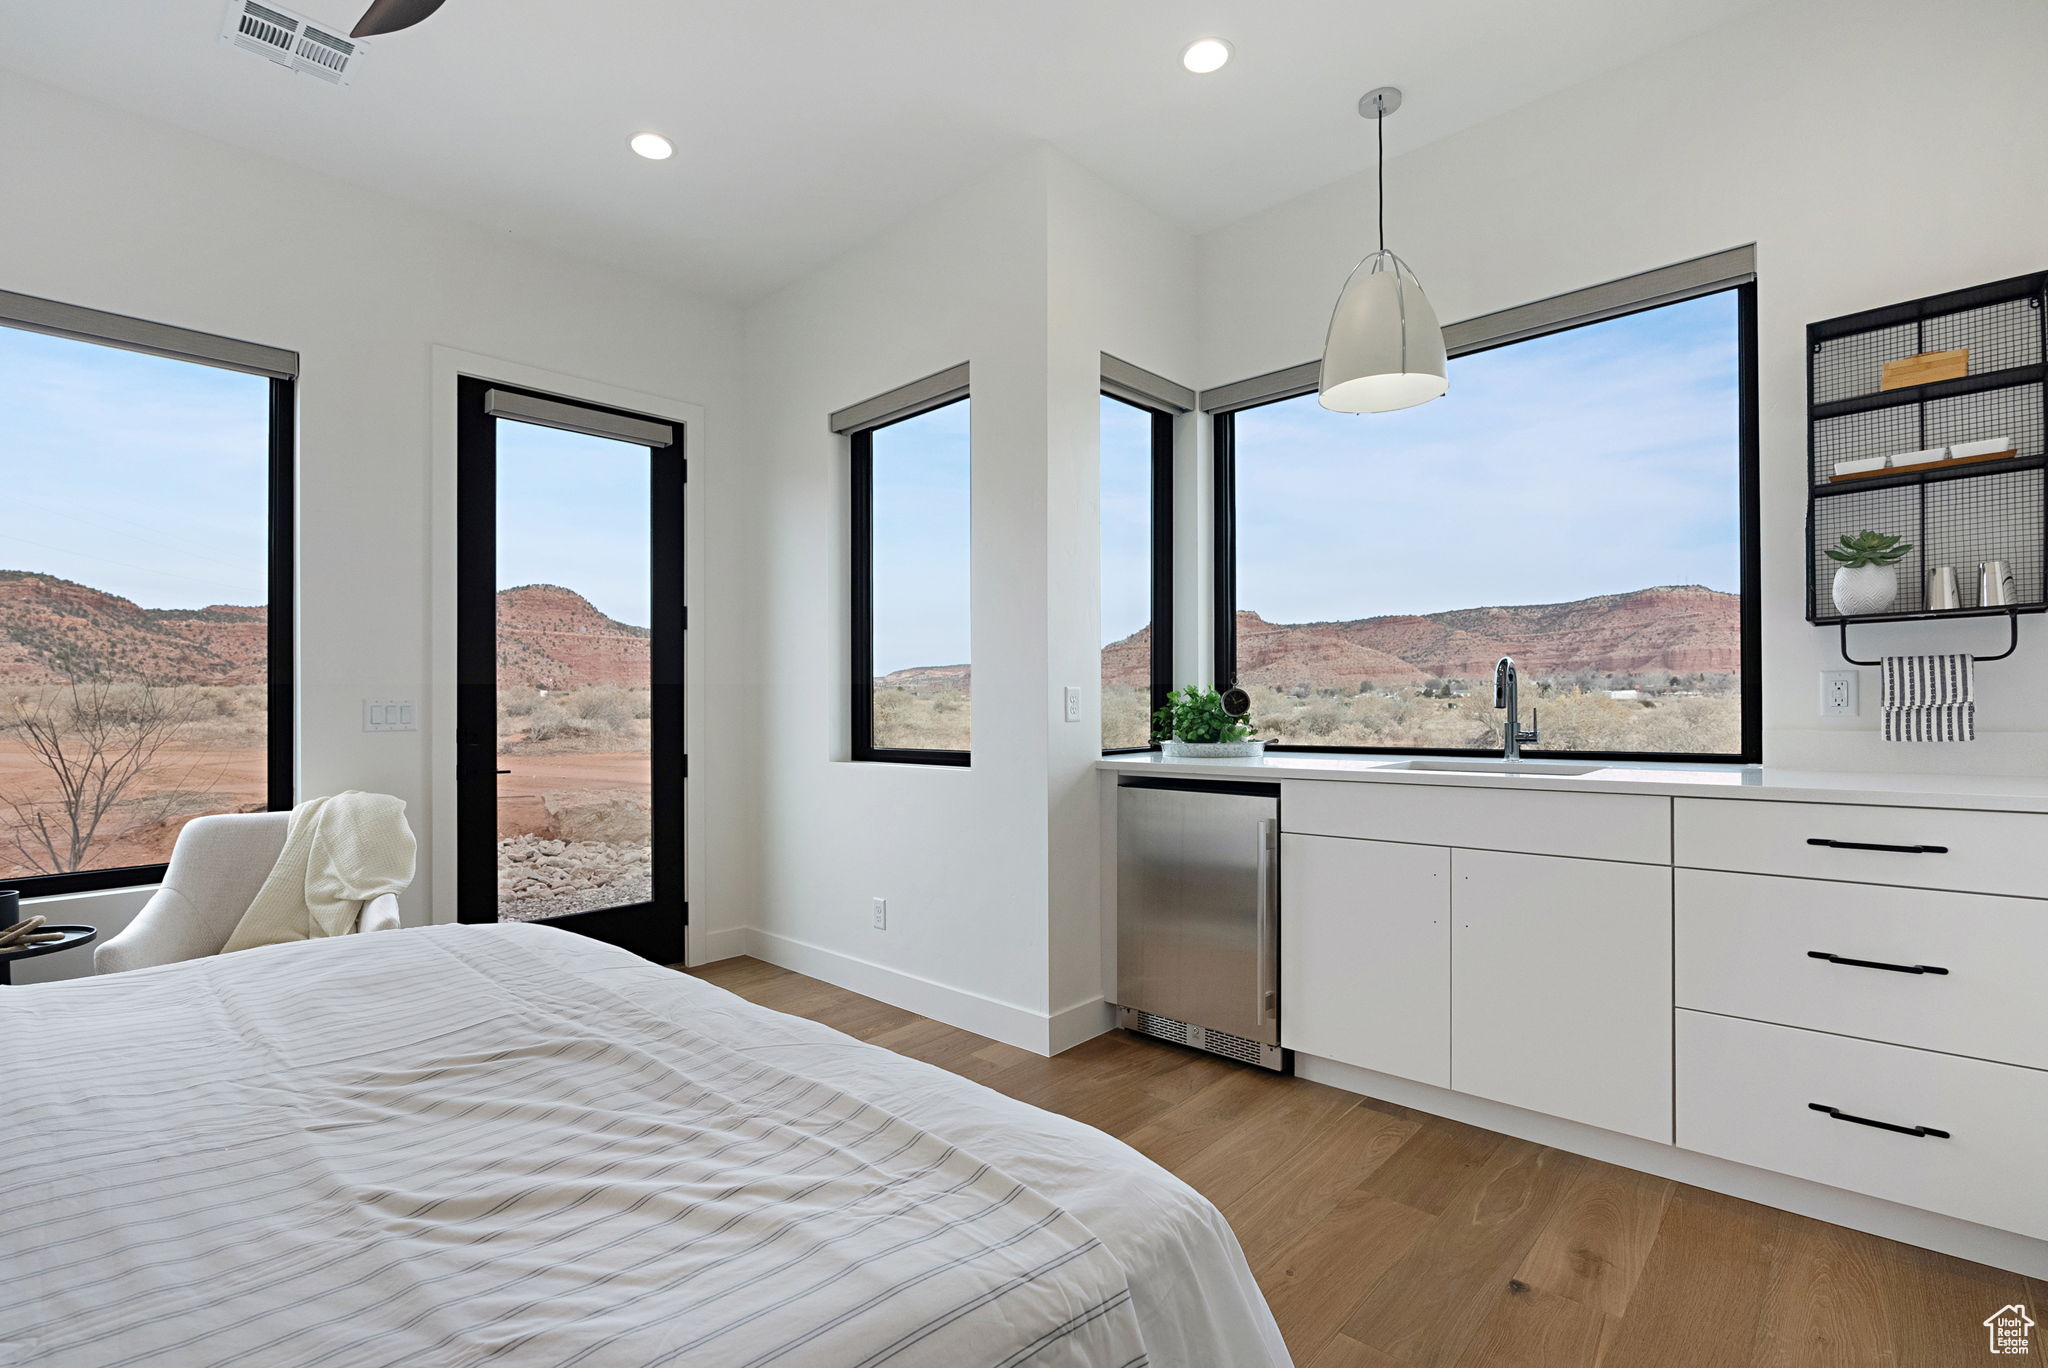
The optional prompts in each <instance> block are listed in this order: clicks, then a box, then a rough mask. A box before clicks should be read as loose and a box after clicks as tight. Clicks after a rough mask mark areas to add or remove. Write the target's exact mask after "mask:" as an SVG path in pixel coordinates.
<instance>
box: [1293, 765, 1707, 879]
mask: <svg viewBox="0 0 2048 1368" xmlns="http://www.w3.org/2000/svg"><path fill="white" fill-rule="evenodd" d="M1280 826H1281V829H1282V830H1284V831H1298V832H1301V833H1303V834H1305V835H1311V836H1366V837H1371V838H1373V839H1375V840H1381V841H1413V842H1415V843H1417V844H1420V845H1455V846H1474V847H1480V848H1483V849H1487V850H1516V851H1522V852H1524V853H1526V854H1530V855H1578V856H1583V857H1584V858H1586V859H1589V860H1638V861H1641V862H1643V863H1645V864H1662V865H1668V864H1670V863H1671V800H1670V799H1669V798H1653V797H1646V796H1644V795H1642V794H1634V793H1557V792H1552V791H1548V790H1542V789H1504V788H1477V787H1473V788H1453V787H1451V786H1449V785H1437V784H1408V783H1385V784H1344V783H1328V782H1320V783H1315V782H1312V783H1298V782H1289V783H1286V784H1283V785H1282V786H1281V799H1280Z"/></svg>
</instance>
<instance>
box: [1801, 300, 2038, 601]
mask: <svg viewBox="0 0 2048 1368" xmlns="http://www.w3.org/2000/svg"><path fill="white" fill-rule="evenodd" d="M2044 304H2048V272H2040V273H2036V274H2034V275H2027V276H2018V277H2015V278H2013V279H2011V280H2001V281H1997V282H1994V283H1992V284H1989V285H1980V286H1977V287H1975V288H1973V289H1968V290H1955V291H1951V292H1949V293H1947V294H1939V295H1931V296H1929V297H1928V298H1925V299H1916V300H1910V301H1908V302H1906V303H1903V304H1894V305H1890V306H1888V307H1886V308H1882V309H1868V310H1865V311H1864V312H1862V313H1856V314H1849V315H1847V316H1845V317H1842V318H1831V319H1828V320H1826V321H1824V322H1820V323H1814V324H1811V325H1809V326H1808V327H1807V330H1806V341H1807V354H1808V371H1807V398H1808V407H1807V417H1808V423H1807V433H1808V443H1807V452H1808V465H1807V507H1806V528H1807V565H1806V618H1807V621H1809V622H1813V623H1819V624H1827V625H1830V626H1833V625H1836V624H1841V625H1842V626H1843V627H1844V629H1845V630H1846V627H1847V624H1849V623H1852V622H1909V621H1929V620H1933V619H1935V618H1951V617H1957V618H1967V617H1991V616H2012V615H2015V614H2019V613H2040V612H2048V307H2044ZM1929 353H1950V355H1949V356H1947V357H1946V358H1940V359H1938V360H1936V359H1935V358H1929V357H1928V354H1929ZM1956 353H1962V354H1963V355H1960V356H1958V355H1955V354H1956ZM1930 360H1936V370H1937V371H1938V372H1939V375H1938V378H1933V379H1930V380H1929V381H1927V382H1926V383H1921V384H1899V383H1897V382H1896V379H1895V381H1894V384H1893V387H1892V388H1886V387H1885V381H1886V368H1887V367H1888V366H1891V367H1894V368H1895V370H1894V375H1895V376H1897V374H1898V370H1899V369H1906V367H1901V366H1900V364H1899V363H1909V366H1920V365H1922V364H1923V363H1925V362H1928V361H1930ZM1914 373H1916V374H1917V373H1918V372H1914ZM1957 447H1961V448H1962V449H1963V450H1962V452H1961V453H1958V454H1957V456H1956V457H1955V458H1953V459H1948V458H1935V459H1928V458H1927V457H1926V453H1928V452H1930V451H1944V450H1948V449H1952V448H1957ZM1916 453H1917V454H1918V455H1917V457H1916ZM1843 462H1863V463H1865V468H1863V469H1858V470H1854V471H1852V472H1843V471H1839V470H1838V468H1837V467H1838V465H1839V464H1840V463H1843ZM1880 462H1882V463H1880ZM1866 530H1869V531H1876V532H1882V533H1886V534H1888V535H1891V536H1896V537H1900V538H1902V539H1904V540H1905V541H1907V542H1910V543H1912V550H1911V551H1909V552H1908V553H1907V554H1906V556H1905V558H1904V559H1902V560H1900V561H1899V562H1898V567H1897V568H1898V579H1899V592H1898V596H1897V597H1896V598H1895V599H1894V600H1893V602H1892V604H1891V605H1890V607H1889V608H1887V609H1886V610H1885V611H1883V612H1876V613H1862V614H1856V615H1853V616H1849V615H1844V614H1843V613H1841V612H1839V611H1838V610H1837V609H1836V607H1835V603H1834V598H1833V592H1832V585H1833V580H1834V571H1835V563H1834V562H1833V561H1832V560H1830V559H1828V557H1827V555H1826V554H1825V551H1826V548H1828V547H1830V546H1834V545H1836V544H1837V543H1838V541H1839V540H1840V539H1841V538H1842V537H1844V536H1850V535H1854V534H1855V533H1858V532H1862V531H1866ZM1991 561H1997V562H2003V563H2004V565H2005V567H2006V569H2007V572H2008V573H2009V574H2010V576H2011V579H2012V589H2011V596H2010V599H2009V601H2007V602H2004V603H1998V602H1993V603H1982V602H1980V601H1979V595H1978V567H1979V566H1980V565H1981V564H1983V563H1985V562H1991ZM1937 567H1950V568H1952V569H1953V571H1954V574H1955V578H1956V582H1957V585H1958V587H1959V590H1960V592H1959V595H1958V600H1957V604H1956V606H1954V607H1947V608H1936V607H1933V606H1932V605H1931V604H1930V603H1929V599H1928V578H1929V572H1930V571H1932V570H1934V569H1936V568H1937ZM2016 630H2017V628H2016V627H2015V631H2016Z"/></svg>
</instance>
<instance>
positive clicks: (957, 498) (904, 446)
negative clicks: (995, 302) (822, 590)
mask: <svg viewBox="0 0 2048 1368" xmlns="http://www.w3.org/2000/svg"><path fill="white" fill-rule="evenodd" d="M962 371H963V374H962V375H961V378H960V383H959V384H958V385H957V386H948V387H946V389H945V390H944V391H943V392H942V394H941V396H940V397H939V398H938V399H937V400H936V401H934V402H931V403H929V404H928V406H925V407H919V408H916V409H915V410H914V411H912V412H909V413H900V412H897V413H890V414H889V415H888V416H887V418H886V420H884V421H878V422H875V423H874V424H872V425H870V426H862V427H857V428H855V429H854V430H853V431H852V433H851V436H852V443H851V445H852V457H853V464H852V477H853V591H854V592H853V654H854V661H853V680H854V698H853V732H854V735H853V758H854V759H856V760H893V761H904V762H910V763H916V764H930V765H965V764H967V763H968V762H969V757H970V754H971V752H972V749H973V735H974V729H973V719H974V670H973V664H972V655H971V647H972V636H973V632H972V627H973V618H972V614H971V608H970V603H971V598H970V593H969V584H970V568H971V563H972V530H973V524H972V514H971V490H972V478H971V477H972V462H971V460H970V456H969V443H968V400H967V398H966V395H965V393H964V389H965V376H964V367H963V368H962Z"/></svg>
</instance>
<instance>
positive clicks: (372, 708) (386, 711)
mask: <svg viewBox="0 0 2048 1368" xmlns="http://www.w3.org/2000/svg"><path fill="white" fill-rule="evenodd" d="M417 711H418V709H417V708H416V707H415V706H414V704H413V701H412V700H411V699H410V698H366V699H364V700H363V730H364V731H366V732H409V731H418V730H419V729H420V728H419V723H418V721H417V720H415V714H416V713H417Z"/></svg>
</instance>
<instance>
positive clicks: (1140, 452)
mask: <svg viewBox="0 0 2048 1368" xmlns="http://www.w3.org/2000/svg"><path fill="white" fill-rule="evenodd" d="M1151 620H1152V415H1151V414H1149V413H1147V412H1146V411H1145V410H1143V409H1141V408H1138V407H1137V406H1136V405H1134V404H1126V403H1124V402H1123V401H1122V400H1121V399H1111V398H1109V397H1108V396H1107V395H1104V396H1103V399H1102V644H1103V645H1105V646H1107V645H1108V644H1109V643H1110V642H1112V641H1122V640H1123V639H1124V638H1125V637H1127V636H1129V635H1130V634H1131V633H1133V632H1135V631H1137V630H1138V629H1139V628H1140V627H1143V626H1144V625H1145V624H1146V623H1148V622H1150V621H1151Z"/></svg>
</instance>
